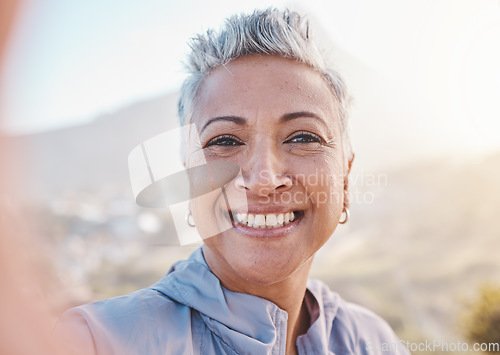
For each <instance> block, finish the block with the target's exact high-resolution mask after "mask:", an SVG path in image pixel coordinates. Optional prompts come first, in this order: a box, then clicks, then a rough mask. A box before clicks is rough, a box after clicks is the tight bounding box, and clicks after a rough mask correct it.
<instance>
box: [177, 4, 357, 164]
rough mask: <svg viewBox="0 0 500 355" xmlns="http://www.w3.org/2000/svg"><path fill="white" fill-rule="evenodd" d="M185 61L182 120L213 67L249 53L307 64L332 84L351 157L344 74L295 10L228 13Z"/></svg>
mask: <svg viewBox="0 0 500 355" xmlns="http://www.w3.org/2000/svg"><path fill="white" fill-rule="evenodd" d="M189 45H190V47H191V53H190V54H189V56H188V60H187V62H186V63H185V64H186V69H187V70H188V77H187V78H186V80H185V81H184V84H183V85H182V88H181V94H180V98H179V103H178V115H179V120H180V124H181V126H182V125H185V124H188V123H189V122H190V120H191V116H192V114H193V103H194V101H195V98H196V95H197V94H198V90H199V88H200V85H201V83H202V81H203V79H204V78H205V77H206V76H207V75H208V74H209V73H210V71H211V70H213V69H214V68H217V67H219V66H221V65H222V66H224V65H226V64H227V63H229V62H230V61H231V60H234V59H237V58H239V57H243V56H247V55H255V54H257V55H276V56H280V57H284V58H290V59H293V60H295V61H297V62H300V63H304V64H307V65H308V66H310V67H311V68H312V69H314V70H316V71H318V72H319V73H320V74H321V75H322V76H323V78H324V79H325V80H326V82H327V84H328V85H329V86H330V87H331V89H332V91H333V94H334V97H335V99H336V101H337V103H338V114H339V119H340V126H341V129H342V142H343V148H344V157H345V158H346V159H350V158H351V157H352V148H351V143H350V138H349V129H348V106H349V101H350V100H349V95H348V93H347V89H346V86H345V84H344V80H343V79H342V77H341V76H340V75H339V74H338V73H337V72H336V71H335V70H334V69H333V68H332V67H331V66H330V65H329V64H328V63H327V59H326V56H325V55H324V53H323V52H321V51H320V50H319V48H318V46H317V45H316V43H315V42H314V41H313V39H312V38H311V34H310V32H309V22H308V21H307V19H305V18H304V17H302V16H301V15H299V14H298V13H297V12H294V11H289V10H287V9H285V10H279V9H275V8H268V9H266V10H255V11H254V12H253V13H252V14H240V15H234V16H231V17H229V18H228V19H226V22H225V24H224V25H223V26H222V27H221V29H220V31H218V32H216V31H213V30H208V31H207V32H206V33H205V34H203V35H197V36H196V37H194V38H193V39H192V40H191V42H190V43H189Z"/></svg>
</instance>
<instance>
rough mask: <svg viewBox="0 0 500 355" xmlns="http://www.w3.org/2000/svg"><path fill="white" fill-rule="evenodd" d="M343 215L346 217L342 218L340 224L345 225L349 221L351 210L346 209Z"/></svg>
mask: <svg viewBox="0 0 500 355" xmlns="http://www.w3.org/2000/svg"><path fill="white" fill-rule="evenodd" d="M342 213H345V217H344V219H342V216H340V220H339V224H345V223H346V222H347V221H348V220H349V209H348V208H347V207H344V209H343V210H342Z"/></svg>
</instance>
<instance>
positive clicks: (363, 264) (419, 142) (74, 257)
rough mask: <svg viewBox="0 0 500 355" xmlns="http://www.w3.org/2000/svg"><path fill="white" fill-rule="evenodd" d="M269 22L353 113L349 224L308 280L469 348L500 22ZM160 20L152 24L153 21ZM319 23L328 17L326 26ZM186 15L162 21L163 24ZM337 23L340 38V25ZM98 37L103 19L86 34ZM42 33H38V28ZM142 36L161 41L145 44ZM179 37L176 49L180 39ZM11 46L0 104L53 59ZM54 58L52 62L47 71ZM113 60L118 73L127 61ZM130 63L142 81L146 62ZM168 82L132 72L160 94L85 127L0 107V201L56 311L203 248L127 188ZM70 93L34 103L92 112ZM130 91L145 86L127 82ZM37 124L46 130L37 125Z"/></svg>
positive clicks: (499, 201) (402, 329)
mask: <svg viewBox="0 0 500 355" xmlns="http://www.w3.org/2000/svg"><path fill="white" fill-rule="evenodd" d="M27 3H28V5H25V6H26V9H27V10H26V9H25V10H24V11H25V12H24V13H25V15H24V17H21V19H23V18H24V21H27V20H26V18H28V19H33V16H34V15H33V13H32V12H29V11H28V10H30V9H31V11H33V9H34V8H37V6H38V7H39V6H40V5H33V3H31V5H30V2H27ZM91 3H92V2H91ZM274 4H275V5H283V4H285V5H288V6H294V7H297V8H299V9H301V10H302V11H303V12H306V13H308V14H309V16H310V18H311V19H312V22H313V23H314V22H316V23H317V24H318V25H317V26H316V28H317V32H318V33H320V35H321V36H322V37H323V41H324V43H325V46H326V47H328V48H331V52H332V53H331V55H332V58H333V60H334V61H335V63H336V66H337V67H338V69H339V71H340V72H341V73H342V74H343V75H344V76H345V78H346V82H347V84H348V86H349V87H350V88H351V93H352V96H353V106H352V118H351V135H352V141H353V147H354V151H355V153H356V159H355V163H354V168H353V171H352V173H351V180H350V188H351V195H352V207H351V219H350V221H349V222H348V223H347V224H346V225H344V226H339V227H338V229H337V231H336V232H335V234H334V236H333V237H332V238H331V239H330V240H329V241H328V242H327V244H326V245H325V246H324V247H323V248H322V249H321V250H320V252H319V253H318V255H317V257H316V260H315V263H314V267H313V270H312V277H315V278H319V279H322V280H323V281H325V282H326V283H327V284H328V285H329V286H330V287H331V289H332V290H335V291H337V292H338V293H340V294H341V296H342V297H344V298H345V299H347V300H349V301H352V302H356V303H359V304H362V305H364V306H366V307H368V308H369V309H371V310H373V311H375V312H376V313H378V314H380V315H381V316H382V317H384V318H385V319H387V320H388V321H389V323H390V324H391V326H392V327H393V328H394V329H395V330H396V332H397V333H398V335H399V336H400V337H401V338H402V339H406V340H408V341H415V342H418V341H422V340H425V339H441V340H443V341H450V342H456V341H457V340H462V341H463V340H464V339H465V335H464V325H463V319H462V318H463V315H464V313H466V311H467V309H468V307H469V304H470V302H471V300H473V299H474V298H475V297H477V295H478V289H479V287H480V286H481V285H483V284H485V283H492V284H497V285H500V258H499V257H498V255H499V254H500V253H499V251H500V218H498V215H499V213H500V139H499V138H498V132H500V123H499V122H500V120H499V118H500V104H499V102H500V101H499V100H498V98H500V68H499V66H498V64H497V63H499V62H500V48H499V46H498V43H500V21H499V20H500V4H499V3H498V2H497V1H485V2H484V3H482V5H481V6H479V5H477V2H473V1H438V2H431V1H423V2H418V3H417V2H416V1H410V2H407V3H406V4H405V5H402V4H401V3H400V2H396V1H382V2H377V5H376V6H375V5H373V4H369V3H368V2H366V1H354V2H351V5H346V4H345V2H342V1H333V2H332V3H331V4H330V5H326V4H324V3H323V2H321V1H318V2H311V4H305V3H302V2H297V3H295V4H289V3H286V2H283V4H282V3H278V2H275V3H274ZM353 4H354V5H353ZM192 5H193V4H192ZM260 5H261V6H260V7H264V6H268V5H271V4H270V3H268V2H264V1H263V2H262V4H260ZM30 6H31V7H30ZM51 6H55V5H53V4H52V5H51ZM88 6H89V7H90V8H92V7H93V6H98V5H95V4H93V5H88ZM130 6H131V5H130ZM155 6H156V5H155ZM155 6H153V5H151V6H150V7H151V8H150V9H149V10H155V11H156V12H158V9H157V8H155ZM158 6H160V5H158ZM193 6H194V5H193ZM199 6H200V7H203V6H204V5H199ZM254 6H257V5H254ZM254 6H249V5H241V4H239V5H231V6H229V5H228V7H227V9H225V10H224V11H225V12H224V11H220V12H218V13H217V15H214V18H213V19H212V20H211V21H213V22H214V23H215V24H217V21H218V22H219V23H220V20H219V18H222V17H224V16H226V15H227V13H232V12H235V11H238V10H241V9H243V10H245V9H248V8H251V7H254ZM327 6H328V9H329V11H322V9H324V8H325V7H327ZM125 8H130V9H131V8H132V7H129V5H127V6H125ZM73 11H76V10H75V9H73ZM87 11H90V10H87ZM144 11H145V10H144ZM183 11H184V12H183ZM185 11H186V10H185V9H180V8H177V7H174V6H173V5H171V11H170V12H169V14H168V16H170V17H169V18H173V17H175V16H176V15H177V16H179V14H182V13H186V12H185ZM103 12H104V10H103ZM325 12H327V13H328V14H329V16H328V14H327V15H325V14H324V13H325ZM26 13H28V15H26ZM71 14H72V12H67V13H66V16H71ZM342 14H344V15H346V16H348V17H349V20H346V19H341V17H342V16H341V15H342ZM88 16H90V15H88ZM142 16H147V12H146V11H145V12H144V13H142ZM165 16H167V15H165ZM196 16H199V15H196ZM41 18H42V17H41ZM88 18H91V17H88ZM159 18H160V20H161V16H160V17H159ZM53 20H54V18H53ZM68 20H69V19H66V20H65V22H64V24H65V25H68V24H67V21H68ZM80 20H81V19H80ZM105 20H106V21H107V18H106V17H105V16H104V15H102V19H100V20H99V19H96V20H95V21H105ZM334 20H336V21H334ZM20 21H21V20H20ZM172 21H173V20H172ZM379 22H383V24H382V23H379ZM21 23H22V21H21ZM36 23H38V24H39V25H40V26H41V25H43V24H44V23H43V21H42V20H41V19H39V20H38V22H35V24H36ZM82 23H83V22H82ZM124 23H125V25H128V26H129V27H133V26H138V25H137V24H135V23H133V24H132V23H127V22H126V21H125V22H124ZM209 25H210V26H213V25H214V24H212V23H210V21H208V20H201V19H200V24H196V25H194V24H192V26H191V28H190V30H191V31H192V32H197V31H198V30H199V28H198V27H203V28H206V26H209ZM19 26H20V28H21V29H22V30H19V31H18V33H21V34H22V33H25V35H24V36H26V33H27V34H30V33H31V34H32V35H33V36H34V34H33V31H34V30H36V26H34V25H33V26H32V27H29V28H28V29H27V28H26V25H25V27H22V26H21V25H19ZM109 26H111V25H109ZM197 26H198V27H197ZM174 28H175V26H174V25H173V24H172V25H171V27H168V26H167V27H165V28H163V27H162V28H159V27H158V26H156V27H155V25H154V24H153V25H152V27H151V28H148V27H144V28H142V27H137V28H136V31H135V32H134V35H131V36H130V38H128V37H127V35H130V34H128V33H124V34H123V36H124V38H120V41H123V42H124V43H125V44H129V45H136V46H139V42H141V41H143V40H145V38H149V37H151V38H153V39H154V40H155V41H157V42H155V44H154V46H161V45H162V44H160V43H159V42H158V41H160V42H161V41H163V42H168V41H169V40H170V39H167V38H170V37H168V36H172V31H173V29H174ZM85 29H86V27H81V28H79V29H78V30H79V31H84V30H85ZM150 29H153V30H154V32H151V33H149V32H148V30H150ZM101 30H102V31H105V29H103V28H101ZM160 30H161V31H160ZM23 31H24V32H23ZM30 31H32V32H30ZM141 31H143V32H144V33H142V32H141ZM162 31H164V32H162ZM21 34H18V37H15V38H18V39H17V41H18V42H19V41H21V39H22V38H25V37H23V36H22V35H21ZM149 35H150V36H149ZM155 36H156V37H155ZM162 36H163V37H162ZM178 37H179V38H177V40H178V41H181V42H183V43H185V42H186V41H187V40H188V37H189V36H188V35H185V36H184V35H182V36H181V35H179V36H178ZM25 40H26V39H25ZM94 40H95V41H97V40H96V39H95V38H94ZM18 42H16V41H14V40H13V43H14V44H13V47H12V48H14V49H13V50H12V53H14V54H11V64H8V63H7V65H6V66H4V68H3V70H4V72H3V73H4V75H3V78H2V88H3V92H5V91H6V90H7V89H9V88H11V87H13V86H11V84H9V81H8V79H9V77H10V78H11V80H12V78H16V76H15V74H16V73H18V74H17V75H18V78H21V79H22V78H24V76H23V75H21V74H19V73H20V71H21V68H22V67H21V66H20V65H19V64H15V65H14V64H12V61H13V60H14V59H15V58H19V56H20V55H21V54H23V53H24V54H27V53H28V54H29V53H32V54H33V55H34V57H35V59H36V57H37V56H39V57H40V58H42V59H43V61H46V60H48V61H49V62H50V58H51V57H50V55H51V52H50V51H49V50H46V51H44V50H43V49H41V48H42V47H40V46H35V44H36V42H30V43H28V44H24V46H25V47H24V49H23V51H21V52H19V49H18V50H17V52H16V44H15V43H18ZM64 43H66V45H67V46H68V48H69V47H71V46H69V44H68V42H64ZM89 43H94V42H89ZM95 43H98V42H95ZM492 43H494V44H496V45H493V46H492ZM165 45H166V44H165ZM17 46H19V44H17ZM33 47H35V49H30V48H33ZM139 47H140V46H139ZM100 48H101V47H100V46H99V45H96V46H95V49H93V50H92V51H91V52H90V53H89V54H88V55H89V56H92V55H94V56H96V57H95V58H94V59H93V61H95V60H97V59H99V60H101V61H106V60H111V59H113V58H108V57H106V56H105V55H104V54H102V57H100V55H97V54H96V53H99V51H100V50H101V49H100ZM148 48H150V49H151V48H152V47H148ZM172 48H177V47H175V46H174V45H172ZM28 49H30V50H31V51H32V52H29V50H28ZM68 51H69V50H68ZM145 51H146V55H148V56H152V55H154V53H153V52H151V53H148V52H147V49H146V50H145ZM177 51H178V52H179V53H175V56H174V55H173V54H172V53H166V54H165V55H167V56H169V55H170V56H174V57H175V58H174V59H176V61H180V59H179V58H177V57H179V56H181V54H183V53H184V52H185V48H183V49H182V50H181V49H177ZM104 52H105V51H104ZM104 52H102V53H104ZM16 53H17V54H16ZM20 53H21V54H20ZM57 53H60V52H54V53H52V54H53V55H54V63H56V62H57V60H58V57H57V55H56V54H57ZM68 53H69V54H71V52H68ZM63 54H64V52H63ZM69 54H68V56H69ZM73 55H74V53H73ZM116 55H117V56H118V57H120V55H121V57H120V58H122V57H124V56H125V53H116ZM69 58H72V57H71V56H69ZM114 59H116V58H115V57H114ZM23 60H27V59H23ZM61 60H62V59H61ZM136 61H137V62H136V64H137V63H140V58H139V59H138V58H136ZM87 64H88V63H87ZM128 64H130V63H128ZM149 64H151V63H149ZM120 65H121V68H122V69H121V70H119V71H118V73H120V74H123V73H124V72H126V68H127V63H121V64H120ZM176 65H177V64H176ZM164 67H165V68H164ZM162 69H165V71H167V72H168V71H171V70H173V69H175V70H176V71H177V72H178V71H181V70H180V69H179V68H178V67H177V66H175V67H174V66H173V65H169V64H168V63H164V64H163V66H162V65H161V64H160V66H159V67H154V65H150V67H148V66H147V65H146V64H144V63H142V64H141V65H140V67H139V68H134V70H139V71H141V70H142V71H143V72H144V73H145V74H144V76H151V77H153V76H155V75H156V76H159V77H160V78H159V79H161V80H163V81H165V83H167V82H168V85H167V84H165V86H164V87H161V86H157V87H155V88H154V89H152V88H151V87H149V88H148V89H147V90H146V91H144V92H143V93H139V94H138V93H128V94H129V95H130V97H127V98H126V99H125V96H123V97H121V98H114V100H115V101H113V104H109V103H108V105H107V106H106V105H102V106H100V108H99V109H97V110H94V111H92V110H90V109H89V111H88V112H83V110H82V109H80V108H79V107H77V106H78V105H76V104H75V111H74V112H73V113H68V114H67V120H64V119H63V116H64V115H63V114H62V113H58V115H59V116H58V115H56V114H54V112H52V113H51V112H50V110H48V111H43V110H42V109H43V108H44V107H45V108H47V106H39V102H38V101H36V100H35V101H30V99H29V97H30V95H35V94H37V92H36V91H34V92H32V93H31V94H30V93H29V92H28V93H26V97H23V95H22V94H20V93H18V96H19V97H15V96H12V95H14V94H13V93H15V92H16V90H17V91H19V90H20V88H21V89H22V85H21V84H19V88H13V90H12V92H13V93H10V94H9V95H11V96H9V95H5V96H4V101H9V105H8V106H9V107H7V106H5V105H4V106H3V107H2V108H3V117H5V118H6V121H5V122H6V123H5V122H4V123H3V133H2V139H3V140H4V141H6V142H7V146H8V147H9V151H8V152H7V151H3V152H0V154H3V155H4V156H6V157H12V156H15V159H11V161H10V164H9V165H8V166H9V170H10V171H9V173H10V175H11V176H15V178H14V179H12V180H13V181H12V182H11V183H12V184H14V185H16V186H20V187H21V188H20V189H18V190H20V191H19V192H18V193H16V194H15V195H12V196H9V195H5V196H3V197H2V199H1V200H0V201H1V203H2V206H6V208H7V209H10V210H11V211H12V213H13V214H17V215H20V214H23V215H24V214H26V215H28V216H30V221H29V223H30V224H31V225H32V230H33V231H35V232H34V237H35V238H36V240H37V245H41V248H40V250H38V254H39V255H38V256H37V257H38V258H41V259H43V260H44V261H43V262H44V263H45V267H46V272H48V273H51V275H52V277H53V278H54V279H57V280H58V282H59V284H60V285H62V287H63V290H61V292H65V293H67V294H69V295H70V297H69V299H68V300H66V301H65V303H64V304H58V305H57V306H56V307H58V308H59V309H63V308H66V307H70V306H73V305H76V304H80V303H84V302H90V301H94V300H100V299H104V298H109V297H113V296H117V295H122V294H125V293H130V292H133V291H135V290H137V289H139V288H142V287H146V286H148V285H150V284H152V283H154V282H156V281H157V280H158V279H160V278H161V277H162V276H163V275H164V274H165V272H166V271H167V270H168V268H169V266H170V265H171V264H172V263H173V262H175V261H176V260H179V259H181V258H185V257H187V256H188V255H189V254H190V252H191V251H192V250H193V249H194V248H195V247H196V246H188V247H181V246H180V245H179V241H178V239H177V238H176V234H175V229H174V227H173V224H172V219H171V217H170V214H169V212H168V211H167V210H162V209H147V208H142V207H139V206H138V205H136V204H135V202H134V196H133V195H132V190H131V187H130V181H129V171H128V166H127V156H128V154H129V153H130V151H131V150H132V149H133V148H134V147H135V146H137V145H138V144H140V143H142V142H144V141H145V140H147V139H149V138H151V137H153V136H155V135H158V134H160V133H163V132H165V131H166V130H169V129H172V128H174V127H176V125H177V124H176V121H177V119H176V104H177V97H178V94H177V92H178V85H179V84H178V83H179V82H180V79H179V78H177V79H176V80H174V81H169V79H167V78H165V77H163V76H164V75H165V73H161V72H160V70H162ZM52 70H54V72H55V70H56V69H54V68H52ZM61 70H62V69H61ZM67 70H68V72H64V71H62V72H61V73H62V74H61V75H62V76H63V75H69V74H68V73H69V71H71V70H77V71H80V72H81V73H82V74H83V75H86V76H88V77H89V79H88V83H90V87H92V86H94V87H95V88H96V89H95V90H96V91H102V90H111V88H110V87H108V83H107V80H112V79H111V78H108V77H106V71H99V70H95V71H94V70H93V69H92V67H91V66H90V67H84V66H83V64H81V63H78V65H75V68H73V69H72V68H71V66H68V68H67ZM30 71H31V74H33V75H32V79H33V80H35V81H36V78H38V76H37V75H39V76H40V75H42V74H40V73H38V74H37V72H35V69H33V68H30ZM34 74H37V75H34ZM23 80H24V79H23ZM59 80H62V79H59ZM21 82H22V80H21ZM37 82H38V84H40V80H38V81H37ZM54 82H56V84H57V82H58V81H57V80H54ZM64 82H65V85H67V86H66V90H67V91H68V92H69V93H70V95H71V96H72V97H71V99H68V98H65V97H64V96H62V94H61V93H60V92H58V91H56V90H57V89H58V88H57V87H56V86H54V88H53V89H54V91H52V93H51V86H50V85H51V81H50V80H49V81H44V85H41V86H42V87H43V88H44V94H43V95H53V96H56V98H55V99H53V100H54V101H55V102H56V103H57V101H58V100H59V101H60V102H64V101H65V100H70V101H72V102H76V99H75V98H74V97H73V96H79V95H80V96H85V95H86V92H85V91H84V90H83V89H84V87H83V86H82V85H83V84H82V82H81V81H78V80H75V81H74V82H72V81H69V79H65V81H64ZM56 84H53V85H56ZM120 85H123V81H122V82H121V84H120ZM130 85H131V86H134V85H135V86H140V85H138V84H137V80H136V81H134V80H132V81H131V83H130ZM155 85H159V84H155ZM101 86H103V87H104V88H102V87H101ZM148 90H149V91H148ZM39 94H40V93H39ZM40 95H42V94H40ZM88 95H91V94H88ZM100 95H103V94H102V92H101V94H100ZM43 97H44V96H42V98H43ZM37 100H40V98H38V99H37ZM16 102H17V106H16V104H15V103H16ZM84 104H85V103H83V104H81V105H84ZM21 106H22V109H20V108H19V107H21ZM30 107H31V110H32V111H30V112H31V113H30V114H31V115H32V116H29V117H30V118H29V119H28V118H26V117H28V116H27V115H28V113H26V112H28V111H27V109H28V108H30ZM68 107H69V106H68ZM37 110H38V111H37ZM67 112H69V111H67ZM77 113H80V115H78V114H77ZM35 114H36V115H38V116H40V117H39V118H40V119H39V120H38V121H37V120H36V117H35ZM44 115H46V116H47V117H45V118H46V119H45V120H44V119H43V118H44ZM51 115H52V116H51ZM23 117H24V118H23ZM50 117H53V118H54V119H53V120H52V121H50V120H49V118H50ZM57 117H59V118H57ZM71 117H73V119H71ZM56 118H57V119H56ZM40 121H41V122H40ZM44 121H45V122H46V124H45V126H44V124H43V122H44ZM14 153H15V155H14ZM176 157H177V147H172V150H171V151H168V152H165V159H166V164H168V163H169V162H170V161H172V159H177V158H176ZM499 341H500V339H499ZM415 353H416V354H418V352H415ZM426 353H429V352H426ZM436 353H443V352H436ZM471 353H472V352H471Z"/></svg>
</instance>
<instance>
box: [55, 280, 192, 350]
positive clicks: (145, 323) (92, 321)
mask: <svg viewBox="0 0 500 355" xmlns="http://www.w3.org/2000/svg"><path fill="white" fill-rule="evenodd" d="M190 313H191V310H190V309H189V308H188V307H186V306H184V305H181V304H179V303H177V302H175V301H173V300H171V299H170V298H168V297H167V296H165V295H164V294H162V293H160V292H158V291H156V290H155V289H153V288H146V289H143V290H140V291H137V292H134V293H132V294H130V295H126V296H120V297H115V298H110V299H107V300H104V301H99V302H94V303H89V304H85V305H82V306H79V307H75V308H72V309H70V310H68V311H66V312H65V313H64V314H63V315H62V316H61V318H60V319H59V321H58V323H57V325H56V329H55V332H56V335H57V336H59V337H60V338H62V339H63V340H64V343H66V344H68V346H69V347H71V348H72V349H73V348H75V349H77V350H78V351H79V352H78V353H81V354H125V353H126V352H124V351H123V349H122V348H123V347H126V348H128V349H130V346H131V345H132V344H133V347H134V348H136V347H137V348H141V349H144V348H149V347H152V346H154V344H155V343H163V342H165V341H166V340H167V338H170V337H176V336H179V335H180V334H177V333H179V332H186V331H187V329H186V328H185V327H183V323H189V322H190V319H191V315H190ZM166 319H175V327H168V325H169V324H173V323H174V322H165V320H166ZM138 329H140V332H139V331H138ZM138 334H141V335H142V336H141V338H142V340H141V339H139V338H138V337H137V335H138ZM184 337H185V335H184ZM143 342H144V344H143ZM146 342H149V344H146ZM160 348H161V347H160ZM80 349H85V351H82V350H80Z"/></svg>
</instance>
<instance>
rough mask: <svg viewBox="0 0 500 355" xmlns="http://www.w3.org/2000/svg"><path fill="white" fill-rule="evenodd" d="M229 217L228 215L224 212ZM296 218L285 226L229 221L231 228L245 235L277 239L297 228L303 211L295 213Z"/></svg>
mask: <svg viewBox="0 0 500 355" xmlns="http://www.w3.org/2000/svg"><path fill="white" fill-rule="evenodd" d="M226 216H227V217H228V218H229V216H228V215H227V214H226ZM296 216H297V217H296V218H295V220H294V221H293V222H290V223H288V224H287V225H286V226H282V227H276V228H253V227H249V226H247V225H244V224H241V223H236V222H234V221H231V223H232V224H233V228H234V229H235V230H236V231H237V232H238V233H241V234H243V235H245V236H247V237H252V238H261V239H278V238H284V237H286V236H287V235H288V234H290V233H291V232H292V230H293V229H295V228H297V226H298V225H299V224H300V222H302V219H303V218H304V213H303V212H300V213H296Z"/></svg>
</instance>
